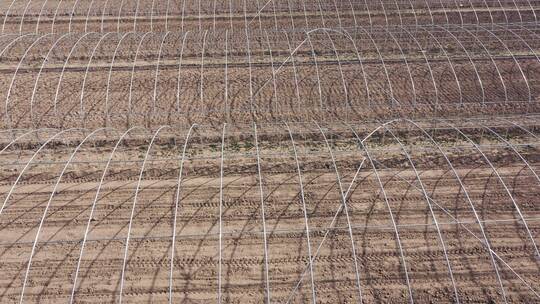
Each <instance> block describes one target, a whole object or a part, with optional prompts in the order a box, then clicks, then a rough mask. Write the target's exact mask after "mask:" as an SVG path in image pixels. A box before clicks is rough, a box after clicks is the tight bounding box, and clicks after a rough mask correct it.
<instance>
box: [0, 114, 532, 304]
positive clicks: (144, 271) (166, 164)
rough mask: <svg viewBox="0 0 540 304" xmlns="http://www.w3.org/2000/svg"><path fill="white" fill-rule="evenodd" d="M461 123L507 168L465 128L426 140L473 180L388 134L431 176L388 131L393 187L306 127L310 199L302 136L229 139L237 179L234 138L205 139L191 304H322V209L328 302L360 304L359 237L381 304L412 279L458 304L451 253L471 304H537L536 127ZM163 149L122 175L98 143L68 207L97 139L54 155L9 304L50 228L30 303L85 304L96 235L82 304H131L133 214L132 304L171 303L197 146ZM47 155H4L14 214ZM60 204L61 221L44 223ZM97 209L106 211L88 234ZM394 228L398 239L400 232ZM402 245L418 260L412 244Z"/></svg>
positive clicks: (124, 147) (129, 146)
mask: <svg viewBox="0 0 540 304" xmlns="http://www.w3.org/2000/svg"><path fill="white" fill-rule="evenodd" d="M453 123H454V124H456V125H457V126H458V127H459V129H460V130H463V132H464V134H466V135H467V136H469V137H470V138H471V139H472V140H473V141H474V142H475V143H477V144H478V145H479V146H478V147H479V148H480V149H481V151H482V152H483V153H484V155H485V157H486V158H487V159H488V160H489V161H490V162H491V163H492V164H493V166H494V167H493V168H492V167H490V166H489V163H488V162H487V161H486V159H485V158H483V156H482V154H481V153H479V152H478V150H476V149H475V148H474V147H473V146H471V145H470V143H469V142H468V141H467V140H466V139H465V137H463V136H462V135H460V134H459V133H458V132H456V131H455V130H450V129H449V128H448V126H446V127H444V128H443V127H442V126H443V125H444V124H445V123H443V122H440V123H439V126H438V127H435V125H433V124H432V123H422V122H419V124H420V125H422V126H424V127H425V128H426V130H427V131H428V134H431V135H432V136H433V138H434V139H435V140H436V141H437V143H438V144H439V145H440V146H441V147H442V150H443V151H444V152H445V155H447V157H448V160H449V161H450V163H451V164H452V165H453V167H454V169H455V171H452V170H451V168H450V166H449V165H448V162H447V161H446V159H445V158H444V157H443V154H441V152H440V151H439V150H438V149H437V148H436V146H434V145H433V143H432V142H430V141H429V139H428V138H427V137H426V136H425V134H423V133H421V132H419V131H418V130H414V129H413V128H411V127H412V126H411V125H408V124H407V123H405V122H402V123H396V124H390V125H388V126H389V130H391V131H392V132H394V133H393V134H395V135H396V136H397V138H398V139H399V140H400V142H402V143H404V144H405V151H407V152H408V153H409V156H410V157H411V159H412V161H413V164H414V168H413V167H412V165H411V163H410V162H409V161H408V159H407V157H406V154H404V152H403V150H402V149H401V148H400V146H399V143H398V142H397V141H396V140H395V139H394V138H392V136H391V134H392V133H390V131H387V132H383V130H384V129H380V130H379V131H377V132H375V133H374V134H372V135H371V136H369V137H368V139H367V140H366V141H365V144H366V147H367V148H368V152H369V156H370V158H371V160H372V161H373V164H374V165H375V168H377V171H375V170H373V167H372V165H371V163H370V160H369V159H367V158H366V157H368V154H366V153H365V151H363V150H362V149H360V148H359V146H358V142H357V140H356V138H355V137H354V135H353V133H351V132H350V130H348V129H347V128H346V127H345V126H342V127H338V126H337V125H334V126H332V127H329V126H323V129H322V130H323V132H324V134H325V136H326V138H328V140H329V146H327V145H326V143H325V141H324V137H323V136H322V133H320V131H319V130H318V129H317V127H316V126H315V125H313V124H312V125H309V126H308V128H306V126H305V125H296V124H292V125H291V130H292V134H293V139H294V140H295V141H294V143H295V146H294V147H295V148H296V149H297V153H298V161H299V165H300V167H299V168H300V172H301V176H302V180H301V181H302V183H301V184H300V181H299V175H298V171H297V167H296V162H295V158H294V153H293V151H294V150H293V146H292V141H291V140H290V135H289V134H288V133H287V132H286V128H285V126H284V125H279V126H276V125H268V126H265V125H261V126H259V127H258V129H257V141H256V142H255V137H254V134H255V133H254V131H255V130H254V129H251V128H249V127H246V128H244V129H238V128H237V129H231V130H228V132H229V133H226V137H225V138H226V140H225V145H224V149H223V151H224V155H225V156H224V162H223V167H221V136H220V134H219V132H215V131H211V130H213V129H212V128H211V129H208V130H206V129H201V130H196V131H195V132H194V133H193V134H191V137H190V139H189V141H188V144H187V146H186V147H187V153H186V158H185V160H184V162H183V174H182V180H181V183H180V192H179V193H180V196H179V209H178V213H177V226H176V227H177V228H176V240H175V243H174V246H175V255H174V264H173V277H172V282H173V290H172V292H173V297H174V299H175V301H190V302H196V303H207V302H211V301H215V300H216V299H217V295H218V289H219V286H220V284H219V282H221V292H222V299H223V300H224V301H226V302H230V303H260V302H262V301H263V300H264V299H265V297H266V295H267V293H266V291H267V290H266V285H265V282H266V279H268V283H269V287H270V295H271V301H272V302H287V300H290V302H292V303H304V302H310V301H311V300H312V286H311V283H310V282H311V272H310V271H309V268H308V262H309V257H308V256H309V251H308V243H307V234H306V226H305V221H304V218H305V217H304V211H303V205H302V202H305V206H306V214H307V220H308V222H307V223H308V225H309V230H310V234H309V236H310V243H309V245H310V249H311V254H312V255H313V256H315V258H314V262H313V280H314V284H315V285H314V290H315V294H316V297H317V300H318V302H322V303H335V302H340V303H356V302H357V301H358V300H359V297H360V296H359V289H358V285H357V283H356V274H355V267H354V258H353V255H352V254H351V250H352V248H353V247H352V246H351V235H352V238H353V242H354V248H355V252H356V260H357V264H358V270H359V278H360V280H359V283H360V291H361V294H362V297H363V300H364V301H366V302H405V301H407V299H408V297H409V295H408V288H407V283H406V278H405V271H404V269H405V268H404V267H406V269H407V275H408V278H409V282H410V287H411V290H412V293H413V298H414V299H415V301H417V302H421V303H428V302H453V301H455V298H454V297H455V294H454V289H453V285H452V280H451V277H450V275H449V270H448V265H447V262H446V260H445V255H444V254H445V252H446V254H447V255H448V259H449V263H450V267H451V271H452V274H453V278H454V280H455V285H456V289H457V292H458V296H459V298H460V300H461V301H462V302H498V301H502V295H503V294H502V291H503V290H504V292H505V295H506V299H507V300H508V301H509V302H534V301H535V300H536V299H537V298H536V295H535V292H536V291H538V290H539V288H540V285H539V284H538V282H540V277H539V273H540V272H539V269H538V267H539V266H540V265H539V264H538V263H539V260H538V257H537V256H535V253H534V244H533V242H532V241H531V239H530V236H529V235H528V234H527V232H526V230H525V228H524V225H523V222H521V221H520V217H519V215H518V213H517V211H516V210H517V209H516V208H515V206H514V205H513V203H512V199H514V200H515V202H516V204H517V206H518V207H519V208H520V211H521V212H522V214H523V217H524V219H525V222H526V223H527V225H528V227H529V229H530V232H531V236H532V237H533V240H534V242H538V241H539V240H540V237H539V229H540V209H539V206H538V204H537V196H538V192H539V191H540V184H539V181H538V179H537V178H536V177H535V176H534V174H533V173H532V171H531V169H532V170H537V169H538V166H539V161H540V154H539V153H538V146H537V145H538V144H539V143H538V141H537V138H536V136H537V135H536V134H537V130H538V125H535V118H534V117H531V119H530V120H528V122H526V121H524V122H523V125H522V127H523V129H521V128H517V127H515V126H513V125H511V124H508V123H505V122H504V121H498V122H494V121H491V122H490V121H485V120H484V121H480V122H478V121H469V122H467V121H458V122H453ZM484 124H485V125H489V126H494V127H493V129H492V130H495V131H496V132H497V133H498V134H500V135H501V136H503V138H506V140H508V141H507V142H506V143H508V142H511V143H513V144H514V145H515V147H516V149H517V151H519V152H520V155H521V157H523V159H525V160H527V161H528V164H529V165H530V166H531V167H530V169H529V167H527V166H526V165H525V163H524V162H523V160H522V159H521V158H520V157H519V156H518V154H517V153H516V152H515V151H514V150H512V149H510V148H509V146H508V145H507V144H506V143H505V142H503V141H501V140H500V139H499V138H497V137H496V136H494V135H493V134H492V133H489V131H488V129H484V130H482V127H481V126H482V125H484ZM471 127H472V128H471ZM355 129H356V130H357V132H358V133H359V136H360V137H361V138H363V137H365V136H367V135H368V133H369V132H370V127H359V126H358V127H355ZM407 130H408V131H407ZM525 130H529V131H532V132H533V134H535V135H534V136H533V135H531V134H530V133H527V132H526V131H525ZM206 131H208V132H206ZM163 132H164V133H163V134H161V135H159V136H158V140H157V141H155V142H154V144H153V145H152V147H151V149H150V150H149V151H150V152H149V153H148V158H146V162H144V160H145V155H146V151H147V149H148V145H149V143H150V138H151V137H152V136H151V134H149V133H147V134H146V135H142V134H143V133H140V132H139V133H137V132H136V134H138V135H136V134H133V137H128V138H127V141H125V142H123V143H122V144H120V146H119V148H118V149H117V150H116V152H115V153H114V155H113V157H112V158H111V159H112V162H111V163H110V165H109V166H108V167H107V169H106V171H105V167H106V162H107V160H108V159H109V157H110V154H111V152H112V149H113V147H114V146H115V144H116V141H117V140H118V135H117V136H113V135H112V134H108V135H107V134H96V136H95V138H92V139H91V140H89V141H88V142H86V143H84V144H83V145H82V147H81V149H80V150H78V152H77V153H76V154H75V156H74V157H73V159H72V161H71V164H69V165H67V166H66V171H65V172H64V174H63V175H62V178H61V179H60V182H59V184H58V188H57V189H56V191H55V192H54V195H53V196H52V199H51V193H53V190H52V189H53V186H54V185H55V183H56V182H57V181H58V177H59V175H60V172H61V171H62V169H63V168H64V166H65V163H66V161H67V160H68V159H69V156H70V155H71V153H72V152H73V151H74V148H75V146H76V145H77V144H79V143H81V140H82V138H83V137H82V136H81V134H80V133H77V132H75V131H74V132H72V133H69V132H68V133H66V134H65V136H59V137H58V140H57V141H53V142H52V143H51V144H50V146H46V147H45V148H44V149H43V150H42V152H41V153H38V155H37V156H36V158H34V160H33V162H32V163H33V164H32V165H30V166H29V167H28V168H27V169H26V171H25V172H24V174H22V178H21V179H20V181H19V182H18V183H17V185H16V186H14V191H13V192H12V193H11V195H10V196H9V198H8V199H7V202H6V205H5V208H4V209H3V212H2V213H1V214H0V227H2V231H3V237H2V243H1V244H0V255H1V257H2V258H1V261H2V262H1V263H0V268H1V269H2V270H1V271H2V273H3V276H2V278H1V279H0V293H1V295H0V297H1V299H2V302H5V303H12V302H18V301H19V299H20V294H21V286H22V285H23V280H24V277H25V271H26V266H27V261H28V259H29V256H30V255H31V250H32V246H33V244H34V241H35V238H36V233H38V227H39V222H40V220H41V218H43V215H44V214H45V220H44V222H43V226H42V227H41V229H40V230H39V237H38V238H37V240H38V241H37V243H36V248H35V249H36V250H35V253H34V254H33V255H32V264H31V267H30V271H29V273H28V278H27V283H26V290H25V292H24V300H25V302H42V303H43V302H44V303H49V302H58V301H67V300H68V299H69V297H70V294H71V290H72V287H73V279H74V273H75V272H76V267H77V262H78V259H79V255H80V252H81V243H82V240H83V237H84V231H85V229H86V226H87V224H88V223H90V225H89V228H90V230H89V233H88V238H87V240H86V243H85V248H84V251H83V255H82V260H81V265H80V270H79V273H80V274H79V278H78V281H77V283H76V289H75V290H76V292H75V300H76V301H77V302H81V303H85V302H100V303H104V302H114V301H118V296H119V292H120V291H119V288H120V287H119V286H120V281H121V270H122V265H123V261H124V253H125V248H126V244H127V242H126V236H127V235H128V227H129V223H130V214H131V212H132V210H133V212H134V213H133V218H132V220H131V223H132V226H131V232H130V234H129V237H130V240H129V247H128V250H127V253H128V254H127V263H126V272H125V277H124V288H123V291H122V295H123V299H124V300H125V301H128V302H132V303H147V302H165V301H167V299H168V296H169V279H170V277H169V271H170V267H171V263H172V260H171V244H172V236H173V228H172V227H173V221H174V214H175V212H174V210H175V203H174V202H175V198H176V191H177V189H178V185H179V183H178V175H179V167H180V162H181V161H180V160H181V155H182V154H181V151H182V148H183V146H184V143H185V138H186V135H187V130H181V131H180V130H173V131H170V130H164V131H163ZM171 132H173V133H171ZM174 132H176V133H174ZM178 132H180V133H178ZM41 137H43V138H46V137H47V136H46V135H44V134H42V135H41ZM77 138H78V140H77ZM41 142H43V140H41ZM23 143H24V144H23ZM36 144H37V143H36V142H35V139H34V138H33V137H29V138H27V139H26V140H22V142H21V144H20V145H15V146H13V147H17V149H14V148H9V149H8V150H6V151H5V152H3V156H2V159H3V161H4V162H6V164H5V165H3V168H4V169H3V171H2V173H1V175H2V176H1V180H2V182H1V185H0V192H1V193H3V195H2V198H3V199H2V201H3V200H5V198H6V195H7V194H8V193H9V191H10V189H11V188H12V187H13V185H14V183H15V180H16V178H17V176H19V174H20V173H21V172H22V168H23V167H24V164H25V163H26V162H27V161H28V160H29V159H30V158H31V156H32V155H33V153H34V152H36V151H37V150H38V149H39V146H40V145H36ZM257 149H258V154H257ZM330 153H331V154H330ZM332 157H334V159H335V162H333V161H332ZM257 158H259V159H260V163H259V164H260V167H259V166H258V162H257ZM143 162H144V164H145V165H144V167H142V166H143ZM8 164H11V165H8ZM359 166H361V169H360V170H359V171H358V172H359V173H358V174H356V172H357V170H358V168H359ZM221 168H223V178H220V176H221ZM494 168H495V170H496V171H495V170H494ZM259 169H260V171H259ZM414 169H416V170H417V172H418V174H419V176H420V179H419V178H418V176H417V175H416V173H415V171H414ZM103 172H105V174H104V175H103ZM141 172H142V174H141ZM336 172H337V174H339V176H337V175H336ZM454 172H455V174H457V175H458V176H459V177H460V180H461V181H462V183H463V188H461V187H460V184H459V182H458V179H457V178H456V176H455V175H454ZM259 173H260V177H259ZM497 174H498V175H497ZM355 175H356V177H355ZM102 176H104V179H103V183H102V185H101V186H100V179H101V177H102ZM499 177H500V179H499ZM139 178H140V184H139ZM379 179H380V180H379ZM420 181H421V183H420ZM503 183H504V185H506V186H507V187H508V190H509V192H507V191H506V190H505V188H504V186H503ZM300 185H302V186H303V188H302V190H303V198H304V200H302V196H301V192H300V191H301V188H300ZM422 185H423V187H424V189H425V191H426V192H425V194H424V192H423V191H422V190H421V187H422ZM98 188H99V189H100V193H99V195H97V200H96V190H98ZM220 189H221V192H220ZM349 189H350V190H349ZM382 189H384V193H383V192H382ZM464 189H465V190H466V192H467V194H468V198H469V199H470V203H472V206H474V210H475V211H476V213H477V215H478V219H479V220H480V222H481V223H482V227H483V228H484V229H485V233H486V236H487V238H488V239H489V243H490V246H491V250H492V251H493V252H494V253H495V254H496V255H497V257H498V258H496V265H497V266H495V267H497V270H498V271H499V273H500V277H501V284H502V287H501V286H500V284H499V282H498V280H497V276H496V272H495V268H494V266H493V264H492V262H491V259H490V255H489V251H487V250H486V245H485V243H484V242H483V241H482V240H483V236H482V233H481V230H480V226H479V224H478V222H477V219H476V217H475V215H474V211H473V208H472V207H471V204H470V203H469V200H468V199H467V197H466V196H465V192H464ZM220 193H221V195H220ZM509 193H511V196H510V195H509ZM343 196H346V199H347V206H348V216H349V220H350V223H351V224H350V225H351V230H350V231H351V233H349V229H348V227H349V226H348V222H347V216H346V213H345V212H344V210H343V209H342V208H340V207H342V206H343ZM426 197H428V198H429V200H426ZM261 198H262V205H261ZM49 199H51V200H50V206H49V208H48V210H47V211H46V212H45V213H44V211H45V208H46V206H47V204H48V202H49ZM94 200H95V201H96V205H95V211H94V213H93V216H92V218H91V220H90V222H88V219H89V216H90V210H91V208H92V204H93V202H94ZM387 202H388V205H387ZM428 202H429V203H431V205H432V206H433V213H431V212H430V210H429V204H428ZM133 206H135V207H133ZM220 206H221V210H222V211H221V212H220ZM261 206H264V225H265V229H266V240H265V238H264V235H265V234H263V233H262V231H263V211H262V210H261ZM390 211H391V213H392V216H393V218H394V220H395V223H396V225H397V226H396V228H397V229H394V228H393V225H392V218H391V217H390ZM220 215H221V249H220V245H219V244H220V241H219V240H220V232H219V231H220V220H219V219H220ZM435 220H436V221H437V223H438V224H439V228H440V233H441V237H442V240H443V242H444V245H445V247H444V248H445V249H444V250H443V247H442V245H441V239H440V238H439V235H438V233H437V232H438V230H437V227H436V226H435V225H434V222H435ZM396 231H397V233H398V234H399V239H400V242H401V246H402V248H403V257H402V256H401V252H400V250H399V247H398V244H397V243H396V239H397V238H396ZM265 242H266V244H267V249H268V255H267V259H265V254H264V244H265ZM319 247H320V248H319ZM220 252H221V265H222V266H221V267H222V268H221V269H222V270H221V280H220V279H219V277H220V275H219V274H220V272H219V270H218V269H219V264H220V262H219V261H220V259H219V256H220ZM404 262H405V264H406V266H404V264H403V263H404ZM266 264H267V265H268V266H267V268H266V267H265V265H266ZM266 270H268V278H266V276H265V271H266ZM518 276H519V277H518ZM297 283H299V285H298V289H297V290H295V286H296V285H297Z"/></svg>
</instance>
